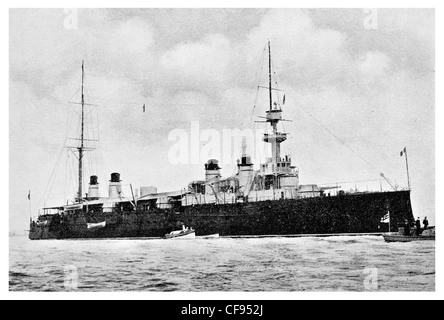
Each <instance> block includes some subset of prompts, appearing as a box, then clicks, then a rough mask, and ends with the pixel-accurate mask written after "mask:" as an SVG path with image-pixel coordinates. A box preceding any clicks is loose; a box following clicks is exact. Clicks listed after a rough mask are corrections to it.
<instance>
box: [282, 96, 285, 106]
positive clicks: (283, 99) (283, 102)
mask: <svg viewBox="0 0 444 320" xmlns="http://www.w3.org/2000/svg"><path fill="white" fill-rule="evenodd" d="M282 105H285V94H284V98H282Z"/></svg>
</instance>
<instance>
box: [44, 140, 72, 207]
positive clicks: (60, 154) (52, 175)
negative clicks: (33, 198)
mask: <svg viewBox="0 0 444 320" xmlns="http://www.w3.org/2000/svg"><path fill="white" fill-rule="evenodd" d="M65 144H66V139H65V142H64V143H63V147H62V149H61V150H60V153H59V156H58V158H57V161H56V165H55V167H54V168H53V170H52V173H51V176H50V177H49V181H48V183H47V185H46V187H45V190H44V192H43V195H42V198H41V199H40V201H42V200H43V201H44V202H46V201H48V199H49V195H48V194H47V192H48V187H49V186H50V184H51V181H52V180H55V179H53V178H54V172H55V171H56V169H57V168H58V166H59V164H60V160H61V158H62V154H63V151H64V149H65ZM53 182H54V181H52V183H53ZM49 190H52V186H51V188H50V189H49ZM45 194H46V198H45Z"/></svg>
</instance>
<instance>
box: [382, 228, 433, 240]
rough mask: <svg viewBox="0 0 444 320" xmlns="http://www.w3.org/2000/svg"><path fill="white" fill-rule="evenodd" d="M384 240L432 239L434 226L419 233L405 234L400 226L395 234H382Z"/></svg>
mask: <svg viewBox="0 0 444 320" xmlns="http://www.w3.org/2000/svg"><path fill="white" fill-rule="evenodd" d="M383 237H384V240H385V241H386V242H413V241H431V240H432V241H434V240H435V228H434V227H432V228H430V229H427V230H424V231H423V232H422V234H421V235H409V236H408V235H405V234H404V228H400V230H399V232H398V233H397V234H385V235H383Z"/></svg>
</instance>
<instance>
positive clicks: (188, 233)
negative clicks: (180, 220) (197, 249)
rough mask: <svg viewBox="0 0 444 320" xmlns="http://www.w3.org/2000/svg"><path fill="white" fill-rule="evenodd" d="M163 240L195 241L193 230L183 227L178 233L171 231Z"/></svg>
mask: <svg viewBox="0 0 444 320" xmlns="http://www.w3.org/2000/svg"><path fill="white" fill-rule="evenodd" d="M165 238H167V239H196V231H194V229H193V228H191V229H190V228H185V226H184V227H183V229H182V230H179V231H173V232H171V233H169V234H166V235H165Z"/></svg>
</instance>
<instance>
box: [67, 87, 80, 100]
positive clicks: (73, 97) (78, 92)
mask: <svg viewBox="0 0 444 320" xmlns="http://www.w3.org/2000/svg"><path fill="white" fill-rule="evenodd" d="M80 89H81V87H79V88H78V89H77V91H76V92H75V93H74V94H73V95H72V96H71V98H69V100H68V103H71V102H72V101H71V99H72V98H74V96H75V95H76V94H77V93H79V91H80Z"/></svg>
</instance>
